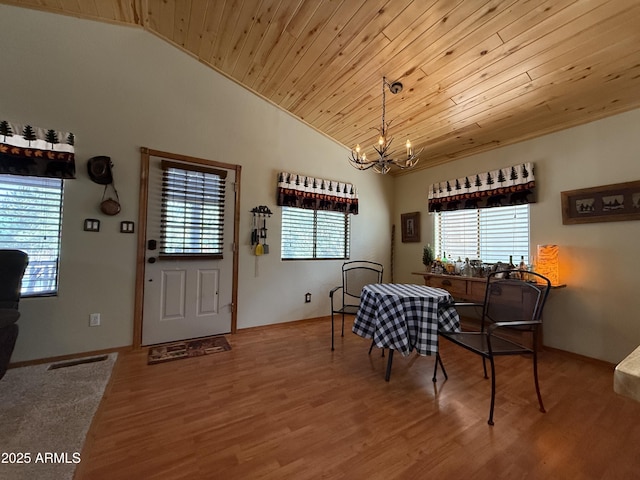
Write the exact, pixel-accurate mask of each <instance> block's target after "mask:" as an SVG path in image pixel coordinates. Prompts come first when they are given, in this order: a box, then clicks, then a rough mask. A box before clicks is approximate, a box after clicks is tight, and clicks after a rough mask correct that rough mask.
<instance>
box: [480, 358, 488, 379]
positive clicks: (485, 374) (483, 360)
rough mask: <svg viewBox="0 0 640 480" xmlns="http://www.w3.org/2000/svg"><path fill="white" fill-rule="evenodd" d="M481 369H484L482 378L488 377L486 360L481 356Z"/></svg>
mask: <svg viewBox="0 0 640 480" xmlns="http://www.w3.org/2000/svg"><path fill="white" fill-rule="evenodd" d="M482 370H484V378H489V377H488V376H487V361H486V359H485V358H484V357H482Z"/></svg>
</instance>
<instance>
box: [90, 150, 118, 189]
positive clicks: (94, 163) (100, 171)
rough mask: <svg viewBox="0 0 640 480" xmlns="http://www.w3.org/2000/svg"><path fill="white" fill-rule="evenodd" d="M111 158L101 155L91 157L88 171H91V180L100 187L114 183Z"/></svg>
mask: <svg viewBox="0 0 640 480" xmlns="http://www.w3.org/2000/svg"><path fill="white" fill-rule="evenodd" d="M112 166H113V164H112V163H111V157H106V156H104V155H99V156H97V157H91V158H90V159H89V160H88V162H87V170H88V171H89V178H90V179H91V180H92V181H93V182H95V183H99V184H100V185H108V184H110V183H112V182H113V175H112V174H111V167H112Z"/></svg>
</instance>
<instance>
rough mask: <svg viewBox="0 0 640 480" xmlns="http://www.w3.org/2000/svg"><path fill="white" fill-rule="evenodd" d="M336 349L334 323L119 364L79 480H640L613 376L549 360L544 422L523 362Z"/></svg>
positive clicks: (354, 344)
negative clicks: (179, 356)
mask: <svg viewBox="0 0 640 480" xmlns="http://www.w3.org/2000/svg"><path fill="white" fill-rule="evenodd" d="M347 330H348V332H347V333H346V334H345V337H344V339H341V338H339V337H337V342H336V350H335V352H331V351H330V324H329V320H328V319H322V320H315V321H305V322H295V323H290V324H282V325H275V326H268V327H261V328H255V329H250V330H241V331H239V333H237V334H235V335H228V336H227V339H228V340H229V343H230V344H231V345H232V350H231V351H229V352H223V353H216V354H213V355H208V356H204V357H198V358H191V359H185V360H178V361H174V362H169V363H166V364H160V365H151V366H148V365H147V364H146V350H145V351H139V352H127V353H121V354H120V356H119V359H118V361H117V364H116V366H115V369H114V373H113V376H112V379H111V382H110V384H109V386H108V388H107V391H106V393H105V396H104V398H103V400H102V403H101V405H100V407H99V409H98V412H97V414H96V417H95V418H94V421H93V424H92V426H91V429H90V431H89V434H88V436H87V442H86V444H85V447H84V450H83V452H82V462H81V463H80V464H79V465H78V468H77V471H76V475H75V479H76V480H88V479H90V480H96V479H110V480H114V479H140V480H142V479H144V480H152V479H163V480H168V479H187V478H189V479H194V478H197V479H225V480H232V479H243V480H246V479H278V480H282V479H295V480H304V479H318V478H323V479H349V480H358V479H378V478H380V479H383V478H384V479H402V480H406V479H425V478H442V479H462V478H473V479H474V480H482V479H492V480H493V479H502V478H504V479H516V478H520V479H559V478H571V479H616V480H619V479H631V478H638V475H640V474H639V473H638V472H640V455H639V453H638V451H639V450H638V445H640V403H637V402H634V401H633V400H630V399H627V398H625V397H621V396H618V395H616V394H615V393H614V392H613V368H612V366H611V365H608V364H605V363H601V362H597V361H591V360H588V359H583V358H580V357H577V356H573V355H569V354H566V353H563V352H558V351H553V350H546V351H544V352H543V353H542V355H541V359H540V379H541V389H542V395H543V399H544V402H545V406H546V408H547V413H546V414H543V413H540V412H539V410H538V408H537V401H536V396H535V390H534V387H533V379H532V375H531V370H530V361H529V360H528V359H526V358H520V357H509V358H501V359H499V361H498V363H497V379H498V394H497V399H496V411H495V422H496V423H495V426H494V427H490V426H489V425H487V415H488V408H489V398H490V384H489V381H488V380H485V379H484V378H483V376H482V365H481V360H480V358H479V357H476V356H474V355H472V354H470V353H468V352H466V351H464V350H462V349H460V348H458V347H456V346H454V345H452V344H450V343H449V342H441V353H442V357H443V360H444V362H445V366H446V368H447V372H448V374H449V380H447V381H444V378H443V377H439V379H438V382H437V383H436V384H433V383H432V381H431V376H432V369H433V361H434V357H417V356H414V355H412V356H410V357H406V358H403V357H402V356H401V355H396V356H395V357H394V365H393V371H392V374H391V381H390V382H389V383H386V382H385V381H384V373H385V366H386V357H385V358H382V357H381V356H380V350H377V349H374V351H373V352H372V354H371V356H369V355H367V350H368V347H369V342H368V341H367V340H364V339H362V338H360V337H357V336H356V335H354V334H353V333H351V332H350V331H349V329H348V328H347Z"/></svg>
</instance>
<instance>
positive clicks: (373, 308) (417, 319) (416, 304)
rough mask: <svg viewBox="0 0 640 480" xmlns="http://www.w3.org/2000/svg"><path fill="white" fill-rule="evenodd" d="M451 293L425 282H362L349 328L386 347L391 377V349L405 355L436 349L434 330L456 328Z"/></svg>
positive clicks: (386, 378)
mask: <svg viewBox="0 0 640 480" xmlns="http://www.w3.org/2000/svg"><path fill="white" fill-rule="evenodd" d="M454 302H455V301H454V299H453V297H452V296H451V294H450V293H449V292H448V291H446V290H444V289H442V288H434V287H427V286H425V285H414V284H398V283H376V284H371V285H365V286H364V287H363V288H362V292H361V295H360V307H359V309H358V313H357V314H356V318H355V321H354V324H353V328H352V331H353V333H355V334H356V335H359V336H361V337H363V338H367V339H371V340H372V342H373V343H372V344H373V345H375V346H377V347H379V348H382V349H385V348H386V349H388V350H389V354H388V360H387V371H386V375H385V380H386V381H389V378H390V377H391V364H392V362H393V352H394V351H396V350H397V351H398V352H400V354H401V355H402V356H405V357H406V356H408V355H409V354H410V353H411V352H413V351H414V350H415V351H416V352H417V353H418V354H419V355H431V354H435V353H437V352H438V330H439V329H440V330H445V331H455V332H459V331H460V317H459V315H458V312H457V310H456V308H455V307H454Z"/></svg>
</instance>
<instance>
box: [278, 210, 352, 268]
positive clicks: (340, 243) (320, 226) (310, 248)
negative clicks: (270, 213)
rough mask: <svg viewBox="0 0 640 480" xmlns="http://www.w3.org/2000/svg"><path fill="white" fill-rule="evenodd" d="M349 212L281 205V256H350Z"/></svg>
mask: <svg viewBox="0 0 640 480" xmlns="http://www.w3.org/2000/svg"><path fill="white" fill-rule="evenodd" d="M349 231H350V229H349V215H348V214H346V213H341V212H330V211H324V210H307V209H303V208H295V207H282V236H281V245H282V252H281V258H282V259H283V260H312V259H347V258H349V244H350V238H349V236H350V233H349Z"/></svg>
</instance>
